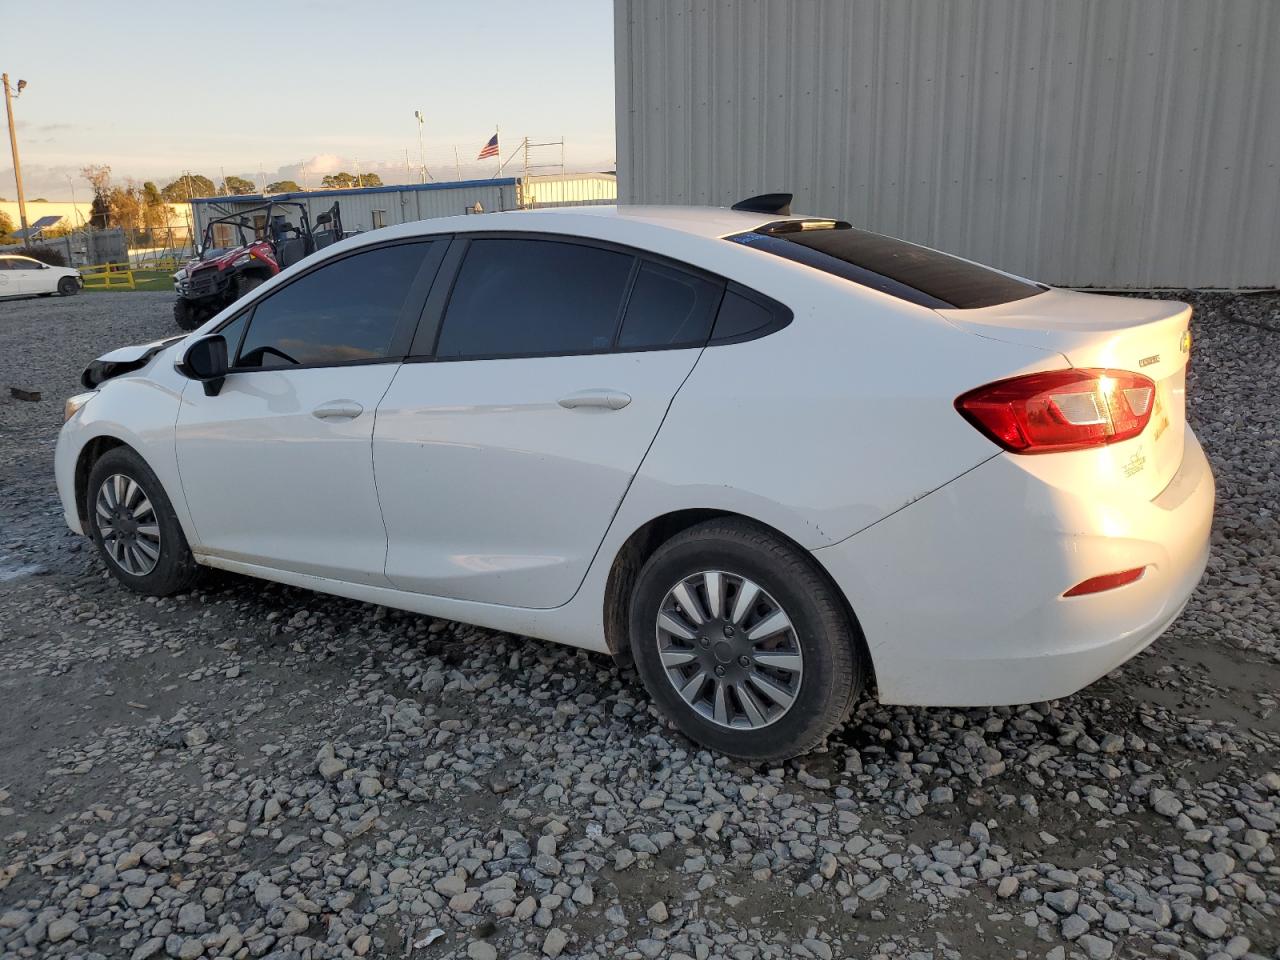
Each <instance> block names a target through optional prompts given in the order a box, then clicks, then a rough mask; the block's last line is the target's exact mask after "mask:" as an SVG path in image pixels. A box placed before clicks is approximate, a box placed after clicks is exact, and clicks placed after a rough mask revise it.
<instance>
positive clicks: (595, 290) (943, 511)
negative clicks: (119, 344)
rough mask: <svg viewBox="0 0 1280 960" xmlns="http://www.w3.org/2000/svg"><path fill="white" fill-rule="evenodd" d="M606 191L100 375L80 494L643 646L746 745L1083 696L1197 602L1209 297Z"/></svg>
mask: <svg viewBox="0 0 1280 960" xmlns="http://www.w3.org/2000/svg"><path fill="white" fill-rule="evenodd" d="M786 199H788V198H785V195H783V196H782V197H777V196H773V197H767V198H753V200H752V201H749V202H744V204H740V205H739V208H736V209H734V210H723V209H709V208H696V209H695V208H666V207H632V208H628V207H586V208H578V209H572V208H566V209H559V210H550V211H538V212H533V213H527V212H525V213H498V214H491V215H488V216H483V217H455V218H448V219H439V220H429V221H423V222H416V223H407V224H403V225H400V226H397V227H389V228H386V229H383V230H379V231H377V232H375V233H370V234H364V235H362V236H359V237H353V238H350V239H348V240H346V241H343V242H342V243H339V244H336V245H335V246H332V247H330V248H328V249H326V250H324V251H322V252H320V253H317V254H315V255H312V256H311V257H308V258H307V259H306V260H304V261H302V262H301V263H299V264H298V265H297V266H295V267H293V268H291V269H289V270H286V271H284V272H283V273H281V274H280V275H279V276H277V277H275V278H273V279H272V280H270V281H269V282H267V283H266V284H264V285H263V286H261V287H260V288H258V289H257V290H255V291H253V293H252V294H250V295H249V296H248V297H246V298H245V299H242V300H240V301H238V302H236V303H235V304H234V305H232V306H231V307H228V308H227V309H226V310H224V311H223V312H222V313H221V314H219V315H218V316H217V317H215V318H214V319H213V320H211V321H210V322H209V323H207V324H206V325H205V326H203V327H202V328H201V329H200V330H198V331H196V332H194V333H192V334H190V335H188V336H186V337H184V338H181V339H179V340H176V341H165V342H162V343H157V344H151V345H147V346H145V347H139V348H126V349H123V350H118V351H116V352H114V353H111V354H107V355H106V356H104V357H102V358H100V359H99V360H97V361H95V362H94V363H93V364H92V365H91V366H90V367H89V369H88V370H86V372H85V383H86V386H89V387H91V388H93V390H92V392H90V393H86V394H82V395H80V396H77V397H74V398H72V399H71V400H70V401H69V402H68V405H67V422H66V425H65V426H64V427H63V430H62V433H61V436H60V437H59V441H58V447H57V456H56V471H57V480H58V488H59V491H60V493H61V497H62V502H63V505H64V508H65V511H66V518H67V522H68V524H70V526H71V527H72V529H74V530H76V531H79V532H83V533H86V534H88V535H89V536H90V537H92V538H93V541H94V543H95V544H96V545H97V547H98V549H99V551H100V552H101V554H102V556H103V558H104V560H105V563H106V565H107V567H108V569H109V570H110V571H111V573H112V574H113V575H114V576H115V577H116V578H117V579H119V580H120V581H122V582H123V583H125V584H126V585H128V586H129V587H131V588H133V589H135V590H138V591H140V592H143V593H147V594H155V595H162V594H168V593H172V592H174V591H177V590H181V589H183V588H185V587H187V586H188V585H189V584H190V583H191V582H192V579H193V577H194V575H195V573H196V571H197V569H198V567H199V565H202V564H203V565H207V566H211V567H220V568H223V569H226V570H232V571H236V572H239V573H243V574H249V575H251V576H257V577H263V578H266V579H270V580H276V581H279V582H282V583H287V584H293V585H295V586H300V587H307V588H310V589H314V590H319V591H323V592H326V593H332V594H337V595H340V596H344V597H351V598H355V599H357V600H363V601H367V602H369V603H378V604H385V605H387V606H391V607H398V608H402V609H406V610H411V611H417V612H420V613H423V614H428V615H431V616H437V617H446V618H450V619H454V620H460V621H465V622H469V623H474V624H479V625H482V626H485V627H489V628H492V629H496V630H503V631H508V632H511V633H515V634H523V635H527V636H532V637H542V638H545V639H548V640H555V641H559V642H562V643H567V644H571V645H574V646H579V647H584V648H587V649H590V650H596V651H601V652H609V653H613V654H615V655H619V656H629V657H634V659H635V662H636V664H637V667H638V669H639V673H640V676H641V677H642V678H643V681H644V683H645V685H646V686H647V688H648V690H649V692H650V694H651V695H652V697H653V698H654V699H655V700H656V701H657V702H658V703H659V704H660V705H661V707H662V708H663V709H664V710H665V712H666V713H667V715H668V716H669V717H670V718H671V719H672V720H673V721H674V722H675V723H676V724H677V725H678V727H679V728H680V729H681V730H682V731H683V732H684V733H685V734H687V735H688V736H689V737H690V738H692V739H693V740H695V741H697V742H699V743H702V744H705V745H707V746H709V747H712V748H714V749H717V750H720V751H723V752H725V753H727V754H731V755H734V756H737V757H742V758H746V759H750V760H753V761H764V760H776V759H779V758H783V757H788V756H791V755H794V754H796V753H798V752H802V751H805V750H807V749H809V748H811V747H812V746H814V745H815V744H817V743H818V742H819V741H820V740H821V739H822V738H823V737H824V736H826V735H827V734H828V733H830V732H831V731H832V730H833V729H834V728H835V727H836V726H837V725H839V724H840V723H841V722H842V721H843V720H844V719H845V718H846V716H847V715H848V713H849V710H850V708H851V705H852V704H853V703H854V701H855V698H857V697H858V696H859V695H861V694H862V693H863V692H864V691H867V690H869V689H870V688H871V687H872V686H874V688H875V690H876V692H877V694H878V696H879V698H880V699H881V700H882V701H884V702H887V703H900V704H938V705H985V704H1007V703H1024V702H1032V701H1039V700H1046V699H1051V698H1055V697H1061V696H1065V695H1067V694H1070V693H1072V692H1074V691H1076V690H1078V689H1080V688H1081V687H1083V686H1085V685H1086V684H1088V683H1090V682H1092V681H1093V680H1095V679H1096V678H1098V677H1100V676H1102V675H1103V674H1105V673H1107V672H1108V671H1110V670H1111V669H1113V668H1114V667H1116V666H1117V665H1118V664H1120V663H1123V662H1124V661H1125V660H1127V659H1128V658H1130V657H1132V656H1133V655H1134V654H1136V653H1137V652H1138V651H1140V650H1142V649H1143V648H1144V647H1146V646H1147V645H1148V644H1150V643H1151V642H1152V641H1153V640H1155V639H1156V637H1158V636H1159V635H1160V634H1161V633H1162V632H1163V631H1164V630H1165V629H1166V628H1167V627H1168V626H1169V625H1170V623H1171V622H1172V621H1173V620H1174V618H1175V617H1177V615H1178V613H1179V612H1180V610H1181V609H1182V607H1183V605H1184V604H1185V603H1186V601H1187V598H1188V596H1189V595H1190V594H1191V591H1192V590H1193V589H1194V587H1195V585H1196V583H1197V581H1198V580H1199V579H1200V576H1201V574H1202V573H1203V571H1204V568H1205V564H1206V561H1207V556H1208V544H1209V525H1210V520H1211V517H1212V512H1213V500H1214V483H1213V477H1212V474H1211V472H1210V469H1209V465H1208V463H1207V462H1206V460H1205V457H1204V454H1203V453H1202V452H1201V449H1200V445H1199V443H1198V442H1197V441H1196V438H1195V436H1194V435H1193V434H1192V432H1191V430H1190V429H1189V428H1188V426H1187V423H1186V416H1185V376H1186V367H1187V361H1188V354H1189V349H1190V340H1189V334H1188V321H1189V317H1190V309H1189V308H1188V307H1187V306H1186V305H1184V304H1181V303H1176V302H1172V301H1154V300H1142V299H1122V298H1116V297H1105V296H1094V295H1089V294H1083V293H1073V292H1069V291H1065V290H1057V289H1052V288H1049V287H1047V286H1044V285H1042V284H1038V283H1034V282H1031V281H1029V280H1024V279H1020V278H1018V277H1014V276H1010V275H1008V274H1005V273H1002V272H999V271H996V270H992V269H989V268H987V267H982V266H979V265H977V264H974V263H971V262H969V261H965V260H960V259H957V258H955V257H951V256H948V255H946V254H942V253H938V252H936V251H933V250H929V249H926V248H923V247H919V246H915V245H913V244H909V243H905V242H903V241H899V240H893V239H890V238H888V237H883V236H879V235H876V234H871V233H866V232H864V231H861V230H857V229H854V228H852V227H851V226H850V225H849V224H847V223H842V222H839V221H834V220H827V219H817V218H809V217H795V216H791V215H790V214H789V209H788V207H787V204H786V202H785V201H786Z"/></svg>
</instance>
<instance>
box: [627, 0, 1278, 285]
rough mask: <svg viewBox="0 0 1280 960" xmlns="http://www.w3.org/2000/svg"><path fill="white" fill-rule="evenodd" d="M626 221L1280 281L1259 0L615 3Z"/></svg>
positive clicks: (1131, 272)
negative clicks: (787, 227)
mask: <svg viewBox="0 0 1280 960" xmlns="http://www.w3.org/2000/svg"><path fill="white" fill-rule="evenodd" d="M614 24H615V27H614V28H615V34H616V36H615V40H616V43H615V48H616V63H617V80H616V89H617V124H618V179H619V184H620V186H619V189H620V196H621V198H622V199H623V200H624V201H627V202H650V203H695V204H716V205H727V204H730V203H733V202H735V201H737V200H740V199H742V198H744V197H747V196H750V195H752V194H756V193H764V192H769V191H775V190H789V191H792V192H794V193H795V194H796V200H795V203H794V209H795V210H796V211H797V212H805V213H815V214H823V215H827V216H837V217H841V218H844V219H848V220H851V221H852V222H853V223H855V224H856V225H858V226H862V227H866V228H868V229H872V230H877V231H880V232H883V233H888V234H892V235H895V236H900V237H904V238H907V239H910V240H914V241H917V242H920V243H926V244H929V245H930V246H936V247H939V248H941V249H944V250H947V251H950V252H953V253H958V254H961V255H963V256H967V257H970V258H973V259H975V260H980V261H983V262H986V263H991V264H994V265H996V266H999V267H1002V268H1004V269H1006V270H1010V271H1013V272H1015V273H1020V274H1025V275H1028V276H1033V277H1037V278H1039V279H1042V280H1046V281H1049V282H1053V283H1059V284H1067V285H1081V286H1105V287H1136V288H1142V287H1165V286H1169V287H1179V286H1209V287H1263V286H1274V285H1277V284H1280V3H1277V2H1276V0H1124V2H1117V0H950V2H940V0H793V2H786V3H783V2H772V0H615V18H614Z"/></svg>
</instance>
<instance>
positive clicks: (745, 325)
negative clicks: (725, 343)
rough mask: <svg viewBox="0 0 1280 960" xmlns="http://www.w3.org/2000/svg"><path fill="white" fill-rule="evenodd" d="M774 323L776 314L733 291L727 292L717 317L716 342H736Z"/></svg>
mask: <svg viewBox="0 0 1280 960" xmlns="http://www.w3.org/2000/svg"><path fill="white" fill-rule="evenodd" d="M773 321H774V312H773V311H772V310H770V309H768V308H767V307H765V306H764V305H763V304H760V303H757V302H756V301H755V300H749V299H748V298H746V297H744V296H743V295H742V294H740V293H735V292H734V291H732V290H728V291H726V292H725V295H724V300H723V301H722V302H721V304H720V312H719V313H718V314H717V315H716V329H715V339H716V340H735V339H737V338H739V337H747V336H750V335H751V334H752V333H754V332H755V331H757V330H761V329H763V328H764V327H767V326H768V325H769V324H770V323H772V322H773Z"/></svg>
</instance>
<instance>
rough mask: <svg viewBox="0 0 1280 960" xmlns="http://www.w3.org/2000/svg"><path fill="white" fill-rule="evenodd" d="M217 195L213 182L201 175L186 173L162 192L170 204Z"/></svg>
mask: <svg viewBox="0 0 1280 960" xmlns="http://www.w3.org/2000/svg"><path fill="white" fill-rule="evenodd" d="M217 193H218V188H217V187H216V186H214V183H213V181H212V180H210V179H209V178H208V177H206V176H205V175H204V174H201V173H184V174H183V175H182V176H180V177H178V179H176V180H174V181H173V183H170V184H168V185H167V186H166V187H165V188H164V189H163V190H161V191H160V195H161V196H162V197H164V198H165V200H167V201H169V203H185V202H186V201H188V200H190V199H192V198H193V197H212V196H216V195H217Z"/></svg>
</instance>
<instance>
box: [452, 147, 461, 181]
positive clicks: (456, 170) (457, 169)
mask: <svg viewBox="0 0 1280 960" xmlns="http://www.w3.org/2000/svg"><path fill="white" fill-rule="evenodd" d="M453 175H454V177H455V179H457V181H458V182H459V183H461V182H462V161H461V160H459V159H458V145H457V144H456V143H455V144H454V145H453Z"/></svg>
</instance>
